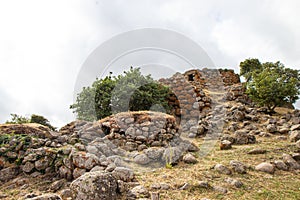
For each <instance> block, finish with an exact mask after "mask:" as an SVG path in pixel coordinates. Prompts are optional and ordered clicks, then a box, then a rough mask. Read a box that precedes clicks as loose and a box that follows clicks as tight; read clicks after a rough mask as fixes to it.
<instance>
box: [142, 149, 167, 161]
mask: <svg viewBox="0 0 300 200" xmlns="http://www.w3.org/2000/svg"><path fill="white" fill-rule="evenodd" d="M143 152H144V154H146V155H147V156H148V157H149V158H150V159H152V160H159V159H161V156H162V154H163V152H164V150H163V149H162V148H155V147H151V148H148V149H145V150H144V151H143Z"/></svg>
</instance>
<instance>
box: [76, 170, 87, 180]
mask: <svg viewBox="0 0 300 200" xmlns="http://www.w3.org/2000/svg"><path fill="white" fill-rule="evenodd" d="M85 172H86V169H80V168H75V169H74V171H73V178H74V179H76V178H78V177H80V176H82V175H83V174H84V173H85Z"/></svg>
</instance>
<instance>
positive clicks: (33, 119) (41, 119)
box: [6, 114, 56, 131]
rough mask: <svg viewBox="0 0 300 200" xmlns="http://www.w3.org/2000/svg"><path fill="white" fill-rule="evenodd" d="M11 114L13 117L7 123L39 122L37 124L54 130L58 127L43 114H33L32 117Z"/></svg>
mask: <svg viewBox="0 0 300 200" xmlns="http://www.w3.org/2000/svg"><path fill="white" fill-rule="evenodd" d="M10 116H11V119H10V120H8V121H6V123H7V124H25V123H37V124H41V125H44V126H47V127H49V128H50V129H51V130H53V131H54V130H55V129H56V128H55V127H53V126H52V125H51V124H50V122H49V120H48V119H46V118H45V117H43V116H41V115H36V114H32V115H31V117H30V118H28V117H24V116H22V115H18V114H10Z"/></svg>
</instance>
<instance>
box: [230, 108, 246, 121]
mask: <svg viewBox="0 0 300 200" xmlns="http://www.w3.org/2000/svg"><path fill="white" fill-rule="evenodd" d="M233 118H234V119H235V120H237V121H243V120H244V119H245V113H243V112H242V111H239V110H236V111H235V112H234V114H233Z"/></svg>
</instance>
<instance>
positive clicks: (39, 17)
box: [0, 0, 300, 127]
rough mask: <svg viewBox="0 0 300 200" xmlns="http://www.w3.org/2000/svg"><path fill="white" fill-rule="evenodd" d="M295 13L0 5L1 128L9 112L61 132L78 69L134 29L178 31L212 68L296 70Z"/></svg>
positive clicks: (172, 5)
mask: <svg viewBox="0 0 300 200" xmlns="http://www.w3.org/2000/svg"><path fill="white" fill-rule="evenodd" d="M299 8H300V1H297V0H294V1H290V0H285V1H282V0H278V1H276V0H249V1H242V0H235V1H230V0H228V1H225V0H224V1H221V0H220V1H200V0H189V1H185V0H172V1H171V0H164V1H161V0H126V1H125V0H123V1H121V0H115V1H114V0H106V1H101V0H81V1H77V0H73V1H63V0H59V1H56V0H51V1H50V0H49V1H41V0H36V1H33V0H26V1H22V0H20V1H17V0H11V1H1V2H0V122H5V121H6V120H7V119H8V118H9V114H10V113H18V114H21V115H27V116H29V115H30V114H32V113H35V114H40V115H43V116H45V117H46V118H48V119H49V120H50V122H51V123H52V124H53V125H55V126H58V127H60V126H62V125H64V124H66V123H67V122H70V121H72V120H74V118H75V116H74V115H73V114H72V111H71V110H69V105H70V104H72V102H73V95H74V94H73V93H74V92H73V91H74V86H75V83H76V78H77V75H78V73H79V71H80V69H81V67H82V65H83V63H84V62H85V60H86V59H87V57H88V56H89V55H90V54H91V53H92V52H93V51H94V50H95V49H96V48H97V47H98V46H99V45H101V44H102V43H103V42H105V41H107V40H108V39H110V38H111V37H113V36H115V35H118V34H120V33H123V32H125V31H130V30H133V29H139V28H149V27H150V28H163V29H169V30H174V31H177V32H179V33H181V34H183V35H185V36H187V37H189V38H191V39H192V40H194V41H195V42H197V43H198V44H199V45H200V46H201V47H202V48H203V49H204V50H205V51H206V53H207V54H208V56H209V57H210V58H211V59H212V60H213V62H214V63H215V65H216V66H217V67H226V68H234V69H235V70H236V71H237V70H238V65H239V62H241V61H242V60H244V59H246V58H249V57H255V58H259V59H260V60H261V61H262V62H265V61H274V62H275V61H278V60H280V61H281V62H283V63H284V64H285V65H286V66H288V67H291V68H295V69H299V68H300V56H299V55H300V22H299V18H300V14H299ZM237 72H238V71H237ZM298 105H300V104H298Z"/></svg>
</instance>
